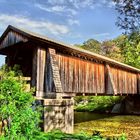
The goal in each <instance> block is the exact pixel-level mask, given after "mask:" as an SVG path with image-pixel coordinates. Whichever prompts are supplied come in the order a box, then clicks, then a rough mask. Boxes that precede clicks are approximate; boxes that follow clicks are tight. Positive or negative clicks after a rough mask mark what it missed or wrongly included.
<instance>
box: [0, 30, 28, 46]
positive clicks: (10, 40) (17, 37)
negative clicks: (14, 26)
mask: <svg viewBox="0 0 140 140" xmlns="http://www.w3.org/2000/svg"><path fill="white" fill-rule="evenodd" d="M21 41H23V42H27V41H28V39H27V37H25V36H23V35H21V34H18V33H17V32H15V31H12V30H11V31H9V32H8V33H7V34H6V36H5V37H4V39H3V40H2V42H1V43H0V46H1V47H2V48H5V47H8V46H11V45H14V44H16V43H19V42H21Z"/></svg>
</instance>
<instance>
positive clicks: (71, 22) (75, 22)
mask: <svg viewBox="0 0 140 140" xmlns="http://www.w3.org/2000/svg"><path fill="white" fill-rule="evenodd" d="M68 23H69V25H74V24H76V25H80V23H79V21H78V20H75V19H68Z"/></svg>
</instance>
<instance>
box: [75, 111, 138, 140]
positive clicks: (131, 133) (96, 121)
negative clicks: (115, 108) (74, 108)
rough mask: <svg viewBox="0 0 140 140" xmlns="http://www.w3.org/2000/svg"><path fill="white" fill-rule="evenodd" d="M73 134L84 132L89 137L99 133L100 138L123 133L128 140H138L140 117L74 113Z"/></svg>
mask: <svg viewBox="0 0 140 140" xmlns="http://www.w3.org/2000/svg"><path fill="white" fill-rule="evenodd" d="M74 116H75V126H74V132H75V133H80V132H84V133H85V132H86V133H88V134H90V135H92V134H94V133H97V132H100V134H101V135H102V136H105V137H107V136H109V137H113V136H116V137H118V136H120V135H122V134H123V133H125V135H126V136H127V138H128V140H140V116H138V115H137V116H136V115H112V114H97V113H89V112H75V115H74Z"/></svg>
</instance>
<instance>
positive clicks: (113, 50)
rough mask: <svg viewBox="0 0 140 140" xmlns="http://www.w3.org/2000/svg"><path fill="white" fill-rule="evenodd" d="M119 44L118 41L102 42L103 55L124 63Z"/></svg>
mask: <svg viewBox="0 0 140 140" xmlns="http://www.w3.org/2000/svg"><path fill="white" fill-rule="evenodd" d="M117 42H119V41H117V40H115V39H114V40H107V41H103V42H102V54H103V55H105V56H107V57H109V58H111V59H114V60H117V61H120V62H123V61H124V58H123V56H122V55H121V49H120V48H119V47H118V46H117ZM119 43H120V42H119Z"/></svg>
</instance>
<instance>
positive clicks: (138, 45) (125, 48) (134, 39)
mask: <svg viewBox="0 0 140 140" xmlns="http://www.w3.org/2000/svg"><path fill="white" fill-rule="evenodd" d="M120 48H121V52H122V55H123V56H124V62H125V63H126V64H129V65H131V66H134V67H137V68H140V33H139V32H134V33H132V34H130V35H129V36H128V37H127V38H125V40H124V42H123V44H121V46H120Z"/></svg>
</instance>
